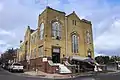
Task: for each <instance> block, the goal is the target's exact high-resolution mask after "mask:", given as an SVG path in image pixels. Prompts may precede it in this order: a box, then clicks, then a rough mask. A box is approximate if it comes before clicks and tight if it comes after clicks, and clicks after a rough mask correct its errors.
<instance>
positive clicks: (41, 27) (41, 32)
mask: <svg viewBox="0 0 120 80" xmlns="http://www.w3.org/2000/svg"><path fill="white" fill-rule="evenodd" d="M43 36H44V23H41V25H40V40H42V39H43Z"/></svg>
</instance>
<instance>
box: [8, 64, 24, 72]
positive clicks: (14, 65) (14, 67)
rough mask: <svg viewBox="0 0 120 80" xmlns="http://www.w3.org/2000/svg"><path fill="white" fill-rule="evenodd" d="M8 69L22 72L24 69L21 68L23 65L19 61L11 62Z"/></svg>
mask: <svg viewBox="0 0 120 80" xmlns="http://www.w3.org/2000/svg"><path fill="white" fill-rule="evenodd" d="M9 71H10V72H13V71H20V72H23V71H24V69H23V66H22V65H21V64H20V63H13V64H11V65H10V67H9Z"/></svg>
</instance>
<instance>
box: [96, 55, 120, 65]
mask: <svg viewBox="0 0 120 80" xmlns="http://www.w3.org/2000/svg"><path fill="white" fill-rule="evenodd" d="M95 60H96V62H97V63H99V64H107V63H110V62H115V61H120V57H119V56H111V57H109V56H97V57H95Z"/></svg>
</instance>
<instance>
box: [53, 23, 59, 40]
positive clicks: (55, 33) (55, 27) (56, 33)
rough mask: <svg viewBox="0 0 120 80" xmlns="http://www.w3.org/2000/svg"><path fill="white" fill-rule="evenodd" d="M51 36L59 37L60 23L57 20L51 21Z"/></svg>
mask: <svg viewBox="0 0 120 80" xmlns="http://www.w3.org/2000/svg"><path fill="white" fill-rule="evenodd" d="M52 37H59V38H61V25H60V23H59V22H53V23H52Z"/></svg>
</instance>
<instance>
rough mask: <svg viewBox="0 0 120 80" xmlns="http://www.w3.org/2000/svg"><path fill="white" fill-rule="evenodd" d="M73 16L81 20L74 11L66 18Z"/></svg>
mask: <svg viewBox="0 0 120 80" xmlns="http://www.w3.org/2000/svg"><path fill="white" fill-rule="evenodd" d="M71 15H75V16H76V17H77V18H78V19H79V20H80V18H79V17H78V16H77V14H76V13H75V11H73V12H72V13H70V14H68V15H67V16H66V17H69V16H71Z"/></svg>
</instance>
